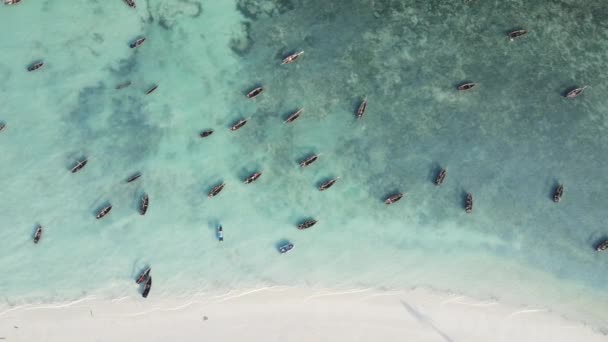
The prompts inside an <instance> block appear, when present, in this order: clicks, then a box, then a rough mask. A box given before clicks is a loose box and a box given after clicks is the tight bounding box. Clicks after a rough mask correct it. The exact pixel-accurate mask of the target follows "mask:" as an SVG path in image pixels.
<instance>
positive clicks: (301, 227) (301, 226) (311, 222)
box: [298, 220, 317, 230]
mask: <svg viewBox="0 0 608 342" xmlns="http://www.w3.org/2000/svg"><path fill="white" fill-rule="evenodd" d="M315 224H317V220H306V221H304V222H302V223H300V224H298V229H299V230H304V229H308V228H310V227H312V226H314V225H315Z"/></svg>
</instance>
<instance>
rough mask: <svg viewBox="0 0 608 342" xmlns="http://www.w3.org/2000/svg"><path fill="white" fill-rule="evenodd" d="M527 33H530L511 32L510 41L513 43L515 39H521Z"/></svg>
mask: <svg viewBox="0 0 608 342" xmlns="http://www.w3.org/2000/svg"><path fill="white" fill-rule="evenodd" d="M527 33H528V31H526V30H515V31H511V32H509V33H508V36H509V40H510V41H513V40H514V39H515V38H519V37H521V36H523V35H525V34H527Z"/></svg>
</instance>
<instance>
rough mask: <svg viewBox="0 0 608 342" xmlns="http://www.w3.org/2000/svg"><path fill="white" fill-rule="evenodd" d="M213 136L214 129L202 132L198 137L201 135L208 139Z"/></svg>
mask: <svg viewBox="0 0 608 342" xmlns="http://www.w3.org/2000/svg"><path fill="white" fill-rule="evenodd" d="M211 134H213V130H212V129H210V130H207V131H202V132H200V133H199V134H198V135H199V136H200V137H201V138H206V137H208V136H210V135H211Z"/></svg>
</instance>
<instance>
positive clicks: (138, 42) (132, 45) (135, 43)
mask: <svg viewBox="0 0 608 342" xmlns="http://www.w3.org/2000/svg"><path fill="white" fill-rule="evenodd" d="M145 41H146V38H145V37H140V38H137V39H135V40H134V41H132V42H131V43H129V47H130V48H131V49H135V48H138V47H140V46H141V45H142V44H143V43H144V42H145Z"/></svg>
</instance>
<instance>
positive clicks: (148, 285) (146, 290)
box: [141, 276, 152, 298]
mask: <svg viewBox="0 0 608 342" xmlns="http://www.w3.org/2000/svg"><path fill="white" fill-rule="evenodd" d="M151 288H152V277H151V276H150V277H148V281H146V285H144V290H143V291H142V293H141V296H142V297H144V298H148V294H150V289H151Z"/></svg>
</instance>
